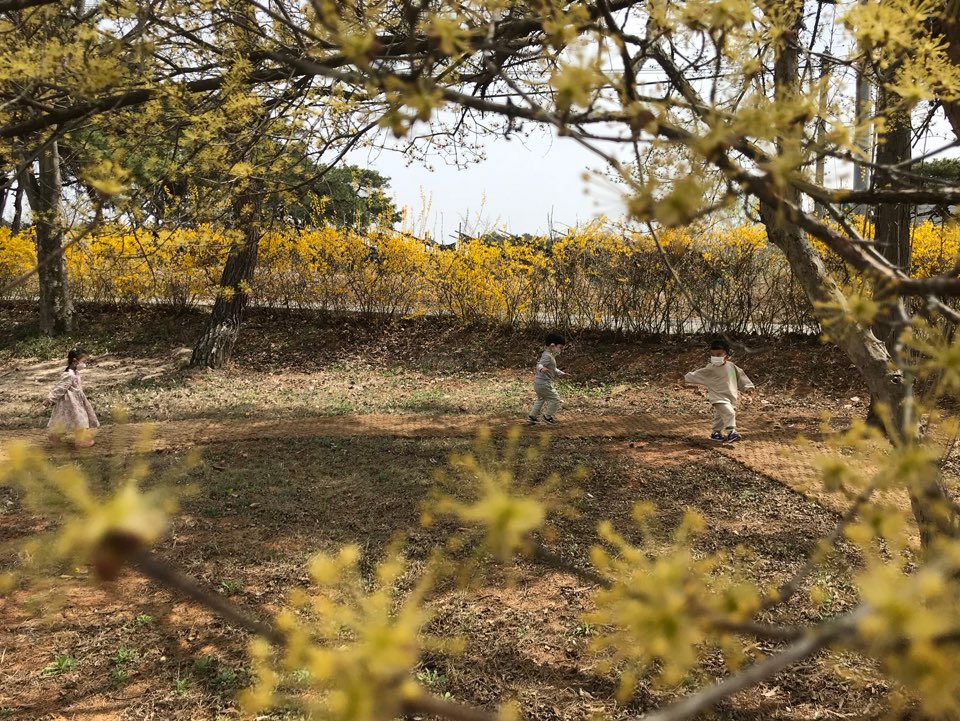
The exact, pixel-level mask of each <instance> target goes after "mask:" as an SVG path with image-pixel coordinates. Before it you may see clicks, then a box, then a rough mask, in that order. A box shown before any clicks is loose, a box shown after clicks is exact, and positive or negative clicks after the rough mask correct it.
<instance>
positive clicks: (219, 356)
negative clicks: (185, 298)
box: [190, 190, 263, 368]
mask: <svg viewBox="0 0 960 721" xmlns="http://www.w3.org/2000/svg"><path fill="white" fill-rule="evenodd" d="M261 205H262V193H261V192H260V191H259V190H251V191H249V192H245V193H242V194H241V195H239V196H238V198H237V201H236V203H235V208H236V213H235V215H236V218H237V220H238V221H239V223H240V226H241V227H242V228H243V233H244V238H243V242H242V243H240V244H237V245H234V246H233V247H232V248H231V249H230V254H229V255H228V256H227V262H226V265H225V266H224V268H223V276H222V277H221V278H220V293H219V294H218V295H217V300H216V302H215V303H214V304H213V311H212V312H211V313H210V319H209V320H208V321H207V327H206V330H205V331H204V332H203V335H202V336H200V340H199V341H198V342H197V346H196V348H194V349H193V356H192V358H191V359H190V365H192V366H198V367H207V368H221V367H222V366H223V365H224V364H225V363H226V362H227V361H229V360H230V357H231V356H232V355H233V346H234V344H235V343H236V342H237V337H238V336H239V335H240V324H241V322H242V321H243V311H244V309H245V308H246V307H247V301H248V300H249V288H250V286H251V284H252V283H253V272H254V270H256V267H257V251H258V248H259V245H260V238H261V237H262V235H263V232H262V230H261V224H260V211H261Z"/></svg>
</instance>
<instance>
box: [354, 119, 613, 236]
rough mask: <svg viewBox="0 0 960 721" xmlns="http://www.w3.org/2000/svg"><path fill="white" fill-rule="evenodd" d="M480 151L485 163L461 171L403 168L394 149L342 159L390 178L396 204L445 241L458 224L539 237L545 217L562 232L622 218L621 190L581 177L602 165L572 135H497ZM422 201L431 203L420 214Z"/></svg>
mask: <svg viewBox="0 0 960 721" xmlns="http://www.w3.org/2000/svg"><path fill="white" fill-rule="evenodd" d="M486 148H487V149H486V156H487V158H486V160H484V161H481V162H479V163H476V164H471V165H469V166H468V167H466V168H457V167H455V166H453V165H452V164H446V163H445V162H444V161H443V160H442V159H439V158H434V159H432V160H431V165H432V166H433V168H434V169H433V170H430V169H428V168H427V167H426V166H425V165H424V164H423V163H421V162H419V161H414V162H413V163H411V164H408V163H407V161H406V160H405V159H404V158H403V157H402V156H401V155H400V154H399V153H397V152H390V151H377V150H362V151H355V152H354V153H352V154H351V155H350V156H349V158H348V160H349V162H350V163H353V164H355V165H360V166H362V167H369V168H373V169H374V170H377V171H378V172H380V173H381V174H382V175H385V176H387V177H388V178H390V191H389V192H390V194H391V195H392V196H393V198H394V199H395V200H396V202H397V204H398V205H400V206H406V207H407V208H408V209H409V211H410V212H411V214H412V215H413V217H414V218H418V219H422V221H423V222H421V223H418V224H417V225H418V226H419V228H421V229H424V230H427V231H429V232H430V234H431V235H432V236H433V237H435V238H438V239H439V238H441V237H442V238H444V239H449V238H450V237H451V235H453V234H455V233H456V232H457V230H458V228H460V227H463V229H464V232H476V231H477V230H478V229H480V230H485V229H489V228H492V227H498V228H502V229H506V230H509V231H510V232H512V233H518V234H519V233H538V232H545V231H546V230H547V228H548V224H549V223H550V221H551V219H552V222H553V225H554V227H556V228H559V229H562V228H564V227H566V226H568V225H575V224H577V223H583V222H586V221H588V220H591V219H593V218H595V217H596V216H598V215H607V216H611V217H619V216H621V215H622V214H623V203H622V201H621V199H620V195H619V192H618V190H617V189H616V188H615V187H614V186H613V185H612V184H611V183H610V182H609V181H607V180H604V179H598V178H596V177H594V178H591V179H590V180H589V181H588V182H584V180H583V174H584V171H587V170H591V169H593V170H598V169H603V167H604V166H603V161H602V160H601V159H599V158H598V157H597V156H596V155H593V154H592V153H590V152H589V151H588V150H586V149H585V148H583V147H582V146H581V145H579V144H578V143H576V142H575V141H573V140H571V139H570V138H558V137H555V136H552V135H547V134H546V133H544V134H540V135H534V136H533V137H531V138H526V139H523V140H521V139H519V138H512V139H510V140H506V139H505V138H503V137H502V136H499V137H495V138H492V139H491V140H489V141H488V142H487V144H486ZM424 200H426V203H428V204H429V209H428V210H427V212H426V214H425V215H424V210H425V208H424V205H425V203H424ZM424 225H425V228H424Z"/></svg>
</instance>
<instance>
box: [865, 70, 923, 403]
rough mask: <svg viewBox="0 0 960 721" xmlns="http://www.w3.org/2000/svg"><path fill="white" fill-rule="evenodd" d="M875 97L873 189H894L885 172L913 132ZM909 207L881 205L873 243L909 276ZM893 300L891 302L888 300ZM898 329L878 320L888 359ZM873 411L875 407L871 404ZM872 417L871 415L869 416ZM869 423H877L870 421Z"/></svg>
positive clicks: (889, 103)
mask: <svg viewBox="0 0 960 721" xmlns="http://www.w3.org/2000/svg"><path fill="white" fill-rule="evenodd" d="M880 86H881V87H880V90H879V95H878V97H877V114H878V115H884V116H885V117H886V119H887V126H888V127H889V130H888V131H887V132H886V133H885V134H884V136H883V137H882V138H880V139H879V145H878V147H877V156H876V168H875V169H874V175H873V187H874V188H875V189H896V188H898V187H900V184H899V183H898V182H897V181H896V179H895V178H894V177H893V176H892V175H891V174H890V173H889V172H888V171H887V170H886V167H887V166H891V165H896V164H897V163H901V162H903V161H905V160H909V159H910V157H911V155H912V148H911V144H912V141H913V132H912V127H911V124H910V114H909V112H904V111H902V110H895V109H893V106H894V105H895V104H896V103H897V102H898V101H899V100H900V98H899V97H898V96H896V95H894V94H892V93H891V92H890V91H889V90H888V89H887V88H886V87H884V84H883V83H882V82H881V83H880ZM911 210H912V206H911V205H910V204H909V203H880V204H879V205H877V207H876V211H875V223H874V236H873V237H874V243H875V244H876V246H877V250H879V251H880V253H881V254H882V255H883V257H884V258H886V259H887V260H889V261H890V263H891V264H892V265H894V266H896V267H898V268H900V269H901V270H903V271H904V272H905V273H907V274H909V273H910V254H911V247H910V223H911ZM874 294H875V296H876V297H877V299H883V298H884V292H883V288H881V287H875V288H874ZM888 300H891V301H892V300H894V299H888ZM900 331H901V327H900V325H899V324H898V323H896V322H895V321H894V319H892V318H890V317H889V316H881V317H880V318H878V319H877V322H876V324H875V325H874V332H875V333H876V335H877V336H878V337H879V338H880V339H881V340H882V341H883V342H884V344H885V345H886V346H887V350H888V351H889V352H890V354H891V355H894V354H895V353H896V345H897V340H898V337H899V335H900ZM870 407H871V410H874V408H875V405H874V403H871V404H870ZM871 415H872V416H873V415H874V414H871ZM870 420H876V419H875V418H871V419H870Z"/></svg>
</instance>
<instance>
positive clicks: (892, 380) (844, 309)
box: [760, 2, 958, 548]
mask: <svg viewBox="0 0 960 721" xmlns="http://www.w3.org/2000/svg"><path fill="white" fill-rule="evenodd" d="M802 9H803V3H802V2H795V3H794V4H793V7H792V10H793V13H794V17H795V19H796V23H797V26H798V27H799V24H800V23H801V22H802ZM797 60H798V55H797V50H796V48H795V47H793V46H791V45H788V44H784V45H783V46H782V47H781V48H780V49H779V52H778V54H777V59H776V62H775V64H774V82H775V87H776V93H777V96H778V97H783V98H790V97H792V96H794V94H795V93H797V92H798V91H799V71H798V63H797ZM784 142H794V141H792V140H789V139H788V140H786V141H784ZM908 142H909V140H908ZM784 193H785V195H786V197H785V200H787V201H788V202H790V203H792V204H793V205H795V206H796V207H800V202H799V200H800V199H799V193H798V191H796V189H794V188H792V187H790V188H788V189H786V190H785V191H784ZM760 218H761V220H762V221H763V224H764V226H765V227H766V229H767V235H768V237H769V239H770V241H771V242H772V243H773V244H774V245H776V246H777V247H778V248H779V249H780V250H781V251H783V253H784V255H785V256H786V257H787V261H788V262H789V264H790V267H791V269H792V270H793V272H794V275H795V276H796V278H797V280H798V281H799V282H800V284H801V286H802V287H803V289H804V292H805V293H806V295H807V298H808V299H809V300H810V302H811V304H812V305H813V307H814V309H815V312H816V314H817V316H818V318H819V319H820V320H821V322H822V323H824V324H825V325H827V326H828V328H827V329H828V334H829V337H830V339H831V340H832V341H833V342H834V343H836V344H837V345H838V346H840V348H841V349H842V350H843V351H844V353H846V355H847V357H848V358H849V359H850V361H851V362H852V363H853V364H854V366H856V368H857V370H858V371H859V372H860V375H861V377H862V378H863V379H864V381H865V382H866V384H867V388H868V389H869V391H870V395H871V398H872V399H873V400H874V401H875V402H877V403H882V404H883V405H884V406H885V407H886V408H887V409H888V411H889V412H890V414H891V419H892V420H893V422H894V424H895V427H896V433H897V435H899V436H900V437H901V438H905V439H907V442H913V441H915V440H916V438H915V436H916V430H915V428H914V427H913V424H912V423H911V424H908V423H904V422H903V420H904V416H903V413H902V409H903V404H904V401H905V400H906V397H907V391H908V388H907V387H906V386H905V385H904V382H903V375H902V373H901V372H900V371H899V370H898V369H896V368H894V367H893V365H892V364H891V362H890V361H891V357H890V353H889V352H888V350H887V347H886V346H885V345H884V344H883V342H882V341H881V340H880V339H879V338H877V336H876V335H875V334H874V333H873V331H872V330H871V329H869V328H865V327H863V326H862V325H860V324H859V323H857V322H856V321H855V320H854V319H853V317H852V315H851V313H850V312H849V307H848V303H847V299H846V297H845V296H844V295H843V293H842V292H841V291H840V288H839V287H838V285H837V283H836V281H835V280H834V278H833V277H832V276H831V275H830V273H829V272H828V271H827V269H826V266H825V265H824V263H823V259H822V258H821V257H820V254H819V252H818V251H817V249H816V248H815V247H814V246H813V244H812V243H811V242H810V240H809V239H808V238H807V236H806V234H805V233H804V232H803V231H802V230H801V229H800V228H799V227H798V226H797V224H796V223H794V222H791V221H789V220H787V219H786V218H784V216H783V214H782V213H780V212H779V211H778V209H777V208H776V207H775V206H774V205H773V204H772V203H770V202H766V201H764V200H761V202H760ZM825 307H826V308H830V309H831V311H830V313H829V318H827V317H826V316H825V315H824V313H823V310H821V309H822V308H825ZM948 499H949V496H948V494H947V491H946V488H945V487H944V485H943V481H942V478H941V477H940V476H939V475H937V476H936V477H935V478H933V479H932V480H930V481H929V482H928V483H926V484H925V486H924V487H922V488H911V489H910V502H911V506H912V509H913V513H914V516H915V517H916V520H917V525H918V527H919V530H920V541H921V544H922V545H923V547H924V548H929V547H930V545H931V543H932V542H933V541H934V540H935V539H936V538H938V537H944V536H947V537H956V536H957V535H958V524H957V518H956V515H955V514H954V513H953V512H952V511H951V510H950V506H949V504H948V502H947V500H948Z"/></svg>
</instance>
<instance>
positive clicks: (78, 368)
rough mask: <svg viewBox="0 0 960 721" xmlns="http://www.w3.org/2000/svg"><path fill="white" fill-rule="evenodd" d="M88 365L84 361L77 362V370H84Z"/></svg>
mask: <svg viewBox="0 0 960 721" xmlns="http://www.w3.org/2000/svg"><path fill="white" fill-rule="evenodd" d="M86 367H87V364H86V363H83V362H80V363H77V370H78V371H82V370H83V369H84V368H86Z"/></svg>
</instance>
